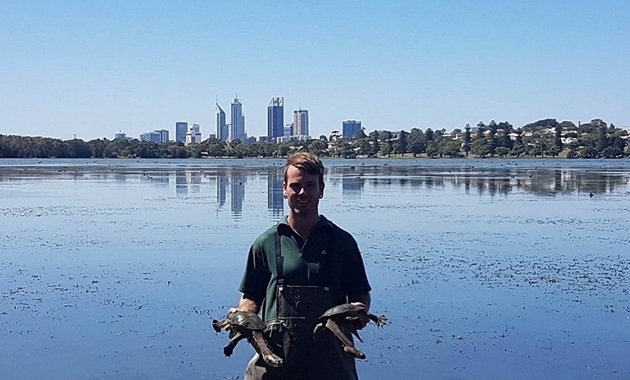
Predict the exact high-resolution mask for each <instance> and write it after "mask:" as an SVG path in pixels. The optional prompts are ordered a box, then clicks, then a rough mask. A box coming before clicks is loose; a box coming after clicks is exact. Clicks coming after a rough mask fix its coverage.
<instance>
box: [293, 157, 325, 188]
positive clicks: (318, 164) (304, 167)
mask: <svg viewBox="0 0 630 380" xmlns="http://www.w3.org/2000/svg"><path fill="white" fill-rule="evenodd" d="M290 166H295V167H296V168H298V169H299V170H300V172H302V173H306V174H317V175H318V178H319V186H320V187H321V189H322V191H323V190H324V164H323V163H322V161H321V160H320V159H319V158H318V157H317V156H316V155H314V154H313V153H308V152H297V153H293V154H292V155H290V156H289V158H287V163H286V164H285V165H284V182H285V183H286V182H287V170H288V169H289V167H290Z"/></svg>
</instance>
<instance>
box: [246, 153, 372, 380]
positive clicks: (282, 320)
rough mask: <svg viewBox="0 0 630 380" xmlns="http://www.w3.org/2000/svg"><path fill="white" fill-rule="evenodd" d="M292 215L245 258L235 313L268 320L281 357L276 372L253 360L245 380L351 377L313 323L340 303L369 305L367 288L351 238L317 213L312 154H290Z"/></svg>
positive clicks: (318, 187)
mask: <svg viewBox="0 0 630 380" xmlns="http://www.w3.org/2000/svg"><path fill="white" fill-rule="evenodd" d="M282 188H283V190H284V198H285V199H286V200H287V203H288V207H289V215H288V216H287V217H286V218H285V220H284V221H282V222H280V223H278V224H277V225H276V226H273V227H272V228H270V229H268V230H267V231H265V232H264V233H263V234H262V235H260V236H259V237H258V238H257V239H256V240H255V241H254V243H253V244H252V246H251V248H250V250H249V254H248V256H247V265H246V268H245V274H244V275H243V279H242V281H241V285H240V288H239V290H240V291H241V292H242V296H241V300H240V302H239V305H238V309H239V310H244V311H250V312H254V313H258V312H259V311H260V310H261V309H262V318H263V320H265V321H271V323H270V326H271V333H270V339H271V340H272V346H273V347H274V348H275V351H276V354H278V355H280V356H281V357H282V358H283V359H284V365H283V366H282V367H279V368H272V367H269V366H267V365H266V364H265V363H264V362H263V361H262V360H261V359H260V358H259V357H258V355H255V356H254V358H252V360H251V361H250V362H249V364H248V366H247V370H246V373H245V380H294V379H299V380H324V379H335V380H354V379H358V377H357V372H356V367H355V363H354V358H353V357H352V356H350V355H349V354H348V353H346V352H344V351H343V348H342V346H341V343H340V342H339V341H338V340H337V338H335V337H334V336H333V335H332V333H330V332H329V331H328V330H324V331H322V332H320V333H318V334H317V336H314V335H313V328H314V326H315V324H316V323H317V319H318V318H319V316H321V315H322V314H323V313H324V311H326V310H327V309H328V308H330V307H332V306H335V305H339V304H343V303H347V302H350V303H355V304H361V305H363V306H365V307H366V309H367V308H369V306H370V290H371V287H370V284H369V282H368V279H367V276H366V273H365V267H364V265H363V259H362V257H361V253H360V252H359V248H358V246H357V243H356V241H355V240H354V238H353V237H352V236H351V235H350V234H349V233H348V232H346V231H344V230H342V229H341V228H339V227H337V226H336V225H334V224H333V223H332V222H330V221H329V220H328V219H326V218H325V217H324V216H323V215H320V214H319V210H318V206H319V200H320V199H321V198H323V196H324V165H323V164H322V162H321V161H320V160H319V158H317V157H316V156H314V155H312V154H310V153H304V152H300V153H296V154H293V155H291V156H290V157H289V158H288V160H287V163H286V165H285V167H284V182H283V184H282Z"/></svg>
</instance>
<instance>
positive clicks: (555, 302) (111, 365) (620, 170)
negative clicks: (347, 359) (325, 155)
mask: <svg viewBox="0 0 630 380" xmlns="http://www.w3.org/2000/svg"><path fill="white" fill-rule="evenodd" d="M325 164H326V166H327V167H328V170H327V174H326V191H325V197H324V199H323V200H322V203H321V212H322V213H323V214H324V215H326V216H327V217H328V218H330V219H331V220H333V221H334V222H335V223H337V224H338V225H340V226H341V227H343V228H345V229H347V230H348V231H350V232H351V233H353V234H354V236H355V237H356V239H357V241H358V242H359V245H360V247H361V250H362V252H363V255H364V259H365V263H366V267H367V270H368V275H369V277H370V281H371V283H372V286H373V288H374V291H373V306H372V309H373V311H374V312H377V313H384V314H387V315H388V317H389V318H390V320H391V324H390V325H389V326H387V327H386V328H384V329H376V328H374V326H370V327H368V328H366V329H365V330H364V331H363V333H362V336H363V338H364V341H365V342H364V343H359V346H360V348H361V349H362V350H363V351H364V352H365V353H366V354H367V355H368V359H367V360H365V361H361V362H359V363H358V368H359V372H360V375H361V378H362V379H368V380H369V379H381V378H396V377H403V378H423V377H426V378H437V379H479V378H484V379H505V378H510V379H531V378H533V377H540V378H564V379H600V378H601V379H609V378H630V364H629V363H630V362H629V361H628V360H627V352H628V349H629V348H630V345H629V340H630V294H629V291H630V281H629V276H630V272H629V270H630V269H629V267H630V250H628V247H630V237H629V235H628V232H627V231H628V227H630V203H629V202H628V196H629V195H630V165H628V161H627V160H610V161H608V160H591V161H589V160H575V161H565V160H394V159H392V160H366V161H359V160H327V161H325ZM282 165H283V161H282V160H179V161H176V160H173V161H165V160H160V161H154V160H137V161H136V160H0V225H1V226H2V229H1V231H2V232H1V233H0V255H1V257H2V260H0V339H1V340H2V342H3V344H2V345H0V358H1V359H0V361H1V368H2V370H1V372H2V374H3V376H2V377H3V378H11V379H32V378H41V377H46V378H50V379H68V378H81V379H86V378H88V379H129V378H138V379H139V378H153V379H174V378H185V379H193V378H199V379H236V378H237V377H239V376H240V377H241V378H242V372H243V368H244V366H245V364H246V361H247V359H248V358H249V357H250V356H251V354H252V349H251V347H249V346H247V345H245V344H240V345H239V346H238V347H237V348H236V352H235V355H234V356H233V357H232V358H229V359H227V358H224V357H223V356H222V352H221V347H222V346H223V345H224V344H225V343H226V341H227V336H226V335H217V334H215V333H214V332H213V331H212V329H211V327H210V321H211V319H212V318H213V317H215V318H217V317H220V316H222V315H224V314H225V312H226V311H227V308H228V307H229V306H231V305H233V304H235V303H236V301H237V299H238V296H239V294H238V292H237V287H238V283H239V281H240V276H241V274H242V270H243V266H244V261H245V255H246V252H247V249H248V247H249V244H250V243H251V242H252V241H253V239H255V238H256V236H257V235H258V234H259V233H261V232H262V231H263V230H264V229H266V228H268V227H269V226H271V225H273V223H275V222H277V221H278V220H279V219H280V218H282V216H283V215H284V214H285V213H286V206H285V205H284V200H283V198H282V191H281V184H282V172H281V167H282Z"/></svg>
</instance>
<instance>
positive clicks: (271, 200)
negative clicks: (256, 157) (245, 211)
mask: <svg viewBox="0 0 630 380" xmlns="http://www.w3.org/2000/svg"><path fill="white" fill-rule="evenodd" d="M282 173H283V170H282V169H278V170H273V169H271V170H269V172H268V173H267V209H268V210H269V211H270V212H271V215H272V216H274V217H280V216H283V215H284V198H283V197H282V194H283V192H282V182H283V177H282Z"/></svg>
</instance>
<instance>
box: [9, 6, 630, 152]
mask: <svg viewBox="0 0 630 380" xmlns="http://www.w3.org/2000/svg"><path fill="white" fill-rule="evenodd" d="M629 20H630V1H626V0H618V1H612V0H599V1H581V0H567V1H564V0H527V1H525V0H522V1H521V0H513V1H504V0H486V1H484V0H478V1H472V0H470V1H453V0H436V1H422V0H411V1H406V0H390V1H385V0H383V1H369V0H364V1H343V0H335V1H330V0H317V1H307V0H304V1H302V0H300V1H280V0H276V1H260V0H256V1H241V0H231V1H202V0H178V1H175V0H172V1H165V0H135V1H134V0H90V1H85V0H76V1H71V0H56V1H49V0H41V1H35V0H0V134H16V135H23V136H25V135H30V136H46V137H55V138H61V139H64V140H65V139H71V138H73V137H74V136H75V135H76V137H77V138H81V139H84V140H89V139H93V138H103V137H106V138H109V139H112V138H113V137H114V134H115V133H117V132H119V131H123V132H125V133H126V134H127V135H128V136H131V137H138V135H139V134H140V133H144V132H149V131H152V130H155V129H168V130H169V131H170V132H171V136H173V135H174V126H175V122H177V121H188V122H191V123H198V124H199V125H200V129H201V133H202V136H203V138H204V139H205V138H206V137H208V135H209V134H210V133H215V132H216V122H215V112H216V111H215V102H216V101H217V100H218V102H219V104H220V105H221V107H222V108H223V109H224V110H226V113H227V114H228V116H227V117H228V122H229V108H230V103H231V102H232V100H233V99H234V97H235V96H236V94H238V97H239V98H240V99H241V101H242V103H243V112H244V114H245V118H246V119H245V127H246V131H247V133H248V135H250V136H251V135H253V136H261V135H262V136H264V135H266V134H267V126H266V124H267V105H268V104H269V102H270V100H271V98H273V97H284V100H285V110H284V118H285V123H289V122H291V121H292V117H293V111H294V110H296V109H298V108H301V109H306V110H308V112H309V119H310V130H311V135H312V136H314V137H319V136H320V135H322V134H324V135H329V134H330V132H331V131H333V130H340V129H341V122H342V121H343V120H347V119H355V120H360V121H361V122H362V125H363V127H364V128H365V129H366V131H367V132H368V133H369V132H370V131H373V130H376V129H387V130H391V131H394V130H402V129H404V130H407V131H409V130H410V129H411V128H420V129H422V130H425V129H426V128H433V129H446V130H447V131H451V130H453V129H455V128H463V127H464V126H465V124H467V123H470V124H471V125H475V124H477V123H478V122H479V121H483V122H485V123H486V124H487V123H489V122H490V121H491V120H495V121H497V122H500V121H508V122H510V123H511V124H512V125H514V126H515V127H520V126H522V125H524V124H527V123H530V122H533V121H536V120H539V119H545V118H554V119H557V120H558V121H562V120H570V121H573V122H574V123H576V124H577V122H578V121H581V122H588V121H590V120H592V119H594V118H600V119H603V120H604V121H606V122H607V123H613V124H615V125H616V126H618V127H624V128H628V127H630V21H629Z"/></svg>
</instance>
